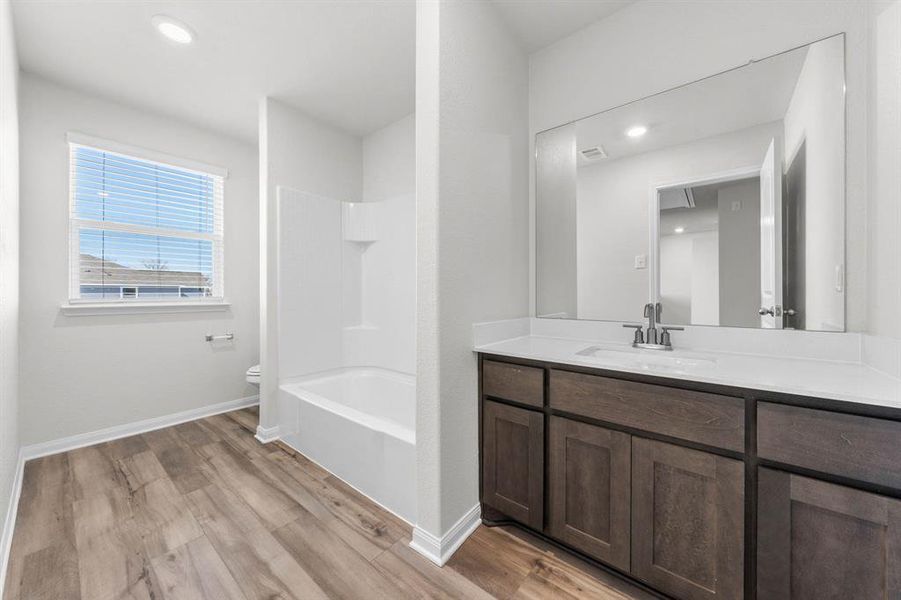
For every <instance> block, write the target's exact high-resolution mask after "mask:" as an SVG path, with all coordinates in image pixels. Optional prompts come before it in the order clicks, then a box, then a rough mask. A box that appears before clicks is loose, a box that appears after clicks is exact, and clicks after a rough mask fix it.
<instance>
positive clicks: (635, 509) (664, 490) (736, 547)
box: [632, 437, 744, 600]
mask: <svg viewBox="0 0 901 600" xmlns="http://www.w3.org/2000/svg"><path fill="white" fill-rule="evenodd" d="M743 538H744V465H743V464H742V463H741V462H740V461H737V460H733V459H730V458H725V457H722V456H717V455H714V454H710V453H707V452H700V451H698V450H692V449H689V448H683V447H681V446H674V445H673V444H666V443H663V442H657V441H652V440H646V439H641V438H637V437H636V438H633V439H632V573H633V574H634V575H635V576H636V577H638V578H640V579H643V580H644V581H646V582H648V583H649V584H651V585H652V586H653V587H655V588H657V589H659V590H661V591H663V592H665V593H667V594H670V595H673V596H676V597H677V598H685V599H686V600H696V599H697V600H702V599H703V600H707V599H711V598H741V597H742V592H743V582H744V568H743V562H744V561H743V557H744V539H743Z"/></svg>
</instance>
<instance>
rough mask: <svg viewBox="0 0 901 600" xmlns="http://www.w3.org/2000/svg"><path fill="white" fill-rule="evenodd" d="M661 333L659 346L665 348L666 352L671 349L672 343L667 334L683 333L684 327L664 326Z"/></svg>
mask: <svg viewBox="0 0 901 600" xmlns="http://www.w3.org/2000/svg"><path fill="white" fill-rule="evenodd" d="M660 329H662V330H663V333H661V334H660V345H661V346H666V349H667V350H672V349H673V342H672V340H671V339H670V335H669V332H670V331H685V328H684V327H676V326H675V325H666V326H663V327H661V328H660Z"/></svg>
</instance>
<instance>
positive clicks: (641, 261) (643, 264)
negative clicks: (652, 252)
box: [635, 254, 648, 269]
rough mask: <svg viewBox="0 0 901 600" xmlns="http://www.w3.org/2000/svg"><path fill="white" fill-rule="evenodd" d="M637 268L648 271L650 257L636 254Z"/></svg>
mask: <svg viewBox="0 0 901 600" xmlns="http://www.w3.org/2000/svg"><path fill="white" fill-rule="evenodd" d="M635 268H636V269H647V268H648V255H647V254H636V255H635Z"/></svg>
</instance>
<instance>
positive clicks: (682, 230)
mask: <svg viewBox="0 0 901 600" xmlns="http://www.w3.org/2000/svg"><path fill="white" fill-rule="evenodd" d="M673 231H674V232H675V233H684V232H685V228H684V227H676V228H675V229H673Z"/></svg>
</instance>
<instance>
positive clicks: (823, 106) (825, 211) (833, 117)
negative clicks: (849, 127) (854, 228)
mask: <svg viewBox="0 0 901 600" xmlns="http://www.w3.org/2000/svg"><path fill="white" fill-rule="evenodd" d="M843 50H844V46H843V44H842V40H841V39H840V38H833V39H830V40H824V41H823V42H821V43H819V44H816V45H814V46H812V47H811V48H810V49H809V50H808V51H807V57H806V59H805V60H804V66H803V67H802V68H801V73H800V74H799V75H798V84H797V86H796V87H795V91H794V94H792V99H791V102H790V103H789V105H788V110H786V111H785V119H784V123H785V152H784V153H783V156H784V157H785V166H786V167H787V166H788V165H790V164H791V161H792V159H793V158H794V156H795V155H796V153H797V152H798V150H799V149H800V147H801V145H802V144H804V143H805V141H806V177H805V181H806V184H805V189H806V192H805V197H806V199H805V216H804V219H805V230H806V233H805V235H804V243H805V246H806V250H805V253H804V256H805V259H806V260H805V269H804V271H805V272H804V276H805V279H806V287H807V289H808V290H809V291H810V292H811V293H809V294H807V297H806V300H805V305H806V306H805V309H804V311H805V314H804V320H805V328H806V329H817V330H825V331H836V330H838V331H841V330H842V329H844V326H845V301H844V300H845V295H844V290H843V289H841V288H838V289H837V286H836V285H835V272H836V269H837V268H838V269H844V262H845V252H844V244H843V243H841V240H844V236H845V222H844V199H845V171H844V168H843V167H844V164H845V163H844V149H845V127H844V123H843V117H844V88H843V86H842V83H843V82H842V78H841V73H842V70H843V69H842V67H843V64H844V52H843Z"/></svg>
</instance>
